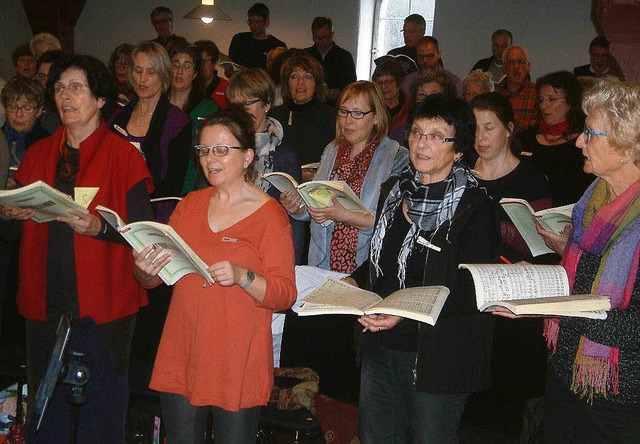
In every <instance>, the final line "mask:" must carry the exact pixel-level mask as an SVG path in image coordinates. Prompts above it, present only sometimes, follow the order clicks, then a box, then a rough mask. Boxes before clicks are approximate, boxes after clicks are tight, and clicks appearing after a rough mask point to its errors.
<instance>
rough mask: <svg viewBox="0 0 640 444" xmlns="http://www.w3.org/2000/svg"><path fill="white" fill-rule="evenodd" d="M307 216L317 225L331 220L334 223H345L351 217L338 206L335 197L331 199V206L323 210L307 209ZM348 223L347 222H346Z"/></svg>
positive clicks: (343, 208)
mask: <svg viewBox="0 0 640 444" xmlns="http://www.w3.org/2000/svg"><path fill="white" fill-rule="evenodd" d="M307 211H308V212H309V216H311V218H312V219H313V221H314V222H315V223H317V224H321V223H323V222H326V221H327V220H332V221H334V222H347V221H348V220H349V217H350V216H351V211H349V210H347V209H346V208H345V207H343V206H342V204H340V202H339V201H338V197H337V196H333V197H332V198H331V205H330V206H328V207H325V208H318V207H311V206H310V207H307ZM347 223H348V222H347Z"/></svg>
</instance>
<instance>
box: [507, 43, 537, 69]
mask: <svg viewBox="0 0 640 444" xmlns="http://www.w3.org/2000/svg"><path fill="white" fill-rule="evenodd" d="M512 49H519V50H521V51H522V52H524V56H525V58H526V59H527V62H529V63H531V61H530V60H529V52H528V51H527V50H526V49H524V48H523V47H522V46H520V45H511V46H509V47H508V48H507V49H505V50H504V52H503V53H502V64H503V65H504V64H505V63H506V62H507V54H509V51H511V50H512Z"/></svg>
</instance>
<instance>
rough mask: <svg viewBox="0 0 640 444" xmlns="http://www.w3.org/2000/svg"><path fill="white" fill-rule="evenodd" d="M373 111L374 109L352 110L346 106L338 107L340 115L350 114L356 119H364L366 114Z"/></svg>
mask: <svg viewBox="0 0 640 444" xmlns="http://www.w3.org/2000/svg"><path fill="white" fill-rule="evenodd" d="M372 112H373V110H372V109H370V110H369V111H357V110H353V111H352V110H349V109H346V108H338V116H339V117H347V116H349V115H350V116H351V117H352V118H353V119H356V120H360V119H364V116H366V115H367V114H369V113H372Z"/></svg>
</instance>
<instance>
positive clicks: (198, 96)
mask: <svg viewBox="0 0 640 444" xmlns="http://www.w3.org/2000/svg"><path fill="white" fill-rule="evenodd" d="M177 54H185V55H188V56H189V57H190V58H191V60H193V69H194V70H195V72H196V77H195V79H193V82H192V83H191V91H190V92H189V100H188V103H187V105H186V107H185V109H186V110H192V109H193V108H195V107H196V105H198V103H200V102H201V101H202V99H204V98H205V96H206V94H205V92H204V91H205V87H204V80H203V79H202V76H201V75H200V68H201V67H202V59H201V58H200V52H199V51H198V48H197V47H196V46H195V45H189V46H183V47H180V48H176V49H174V50H173V51H172V52H171V59H172V60H171V61H172V62H173V57H174V56H175V55H177Z"/></svg>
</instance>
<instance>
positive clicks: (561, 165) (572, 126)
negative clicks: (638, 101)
mask: <svg viewBox="0 0 640 444" xmlns="http://www.w3.org/2000/svg"><path fill="white" fill-rule="evenodd" d="M537 88H538V102H539V106H540V112H541V116H542V121H541V122H540V126H539V128H537V129H536V128H533V129H529V130H525V131H523V132H522V133H521V134H519V135H518V137H517V138H518V143H519V145H520V147H521V153H520V158H521V159H523V160H529V161H530V162H532V163H533V165H534V166H535V167H536V168H537V169H538V170H539V171H540V172H541V173H542V174H544V175H545V176H546V177H547V180H548V181H549V186H550V187H551V192H552V197H553V205H554V206H560V205H568V204H573V203H576V201H577V200H578V199H579V198H580V196H582V193H584V191H585V190H586V189H587V187H588V186H589V184H590V183H591V182H592V181H593V179H594V177H593V176H592V175H591V174H587V173H585V172H584V171H583V170H582V163H583V161H584V156H583V155H582V153H581V152H580V149H579V148H578V147H576V141H577V139H578V136H579V135H580V131H581V130H582V126H583V125H584V113H583V112H582V108H581V102H582V86H580V83H579V82H578V79H577V78H576V76H574V75H573V74H571V73H570V72H568V71H558V72H553V73H551V74H547V75H545V76H542V77H540V78H539V79H538V82H537ZM516 133H517V128H516Z"/></svg>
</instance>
